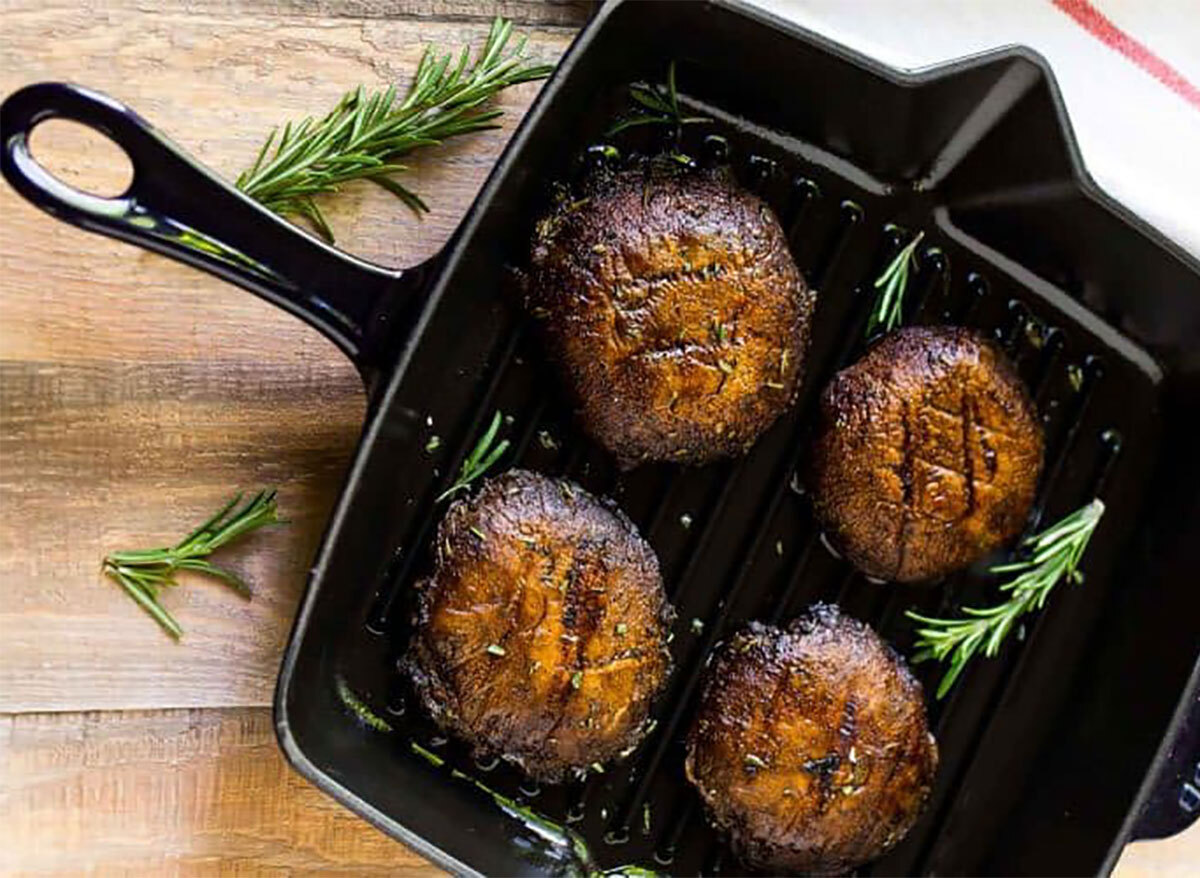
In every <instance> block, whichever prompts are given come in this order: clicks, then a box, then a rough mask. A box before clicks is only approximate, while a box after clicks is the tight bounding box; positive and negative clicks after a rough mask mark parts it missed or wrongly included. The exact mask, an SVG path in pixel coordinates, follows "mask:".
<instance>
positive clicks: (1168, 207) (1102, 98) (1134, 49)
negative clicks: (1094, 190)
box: [755, 0, 1200, 256]
mask: <svg viewBox="0 0 1200 878" xmlns="http://www.w3.org/2000/svg"><path fill="white" fill-rule="evenodd" d="M755 2H757V3H758V4H759V5H760V6H762V7H763V8H766V9H768V10H770V11H771V12H773V13H775V14H776V15H779V16H781V17H783V18H788V19H791V20H792V21H795V22H796V23H798V24H800V25H801V26H803V27H805V28H808V29H809V30H812V31H816V32H817V33H820V34H822V35H823V36H826V37H828V38H830V39H832V40H834V41H836V42H838V43H841V44H842V45H844V46H847V47H849V48H851V49H854V50H855V51H857V52H860V53H862V54H864V55H870V56H871V57H873V58H877V59H879V60H880V61H883V62H884V63H886V64H890V65H892V66H894V67H899V68H902V69H910V70H911V69H918V68H922V67H929V66H932V65H936V64H937V63H939V62H943V61H948V60H950V59H953V58H960V57H962V56H964V55H972V54H976V53H978V52H981V51H984V50H986V49H992V48H996V47H998V46H1004V45H1010V44H1022V45H1026V46H1029V47H1031V48H1033V49H1034V50H1036V51H1038V52H1040V53H1041V54H1042V55H1043V56H1045V57H1046V59H1047V60H1048V61H1049V62H1050V66H1051V67H1052V68H1053V70H1054V75H1055V78H1056V79H1057V80H1058V84H1059V87H1060V88H1061V90H1062V94H1063V100H1064V102H1065V103H1066V106H1067V112H1068V114H1069V115H1070V118H1071V124H1072V126H1073V127H1074V129H1075V134H1076V136H1077V138H1078V141H1079V148H1080V152H1081V153H1082V154H1083V159H1084V164H1085V165H1086V166H1087V169H1088V171H1089V173H1091V175H1092V176H1093V177H1094V178H1095V180H1096V182H1097V183H1099V184H1100V186H1101V187H1103V188H1104V189H1105V190H1106V191H1107V192H1108V193H1109V194H1111V195H1112V196H1113V197H1114V198H1116V199H1117V200H1119V201H1121V202H1123V203H1124V204H1125V205H1126V206H1128V207H1129V208H1130V209H1131V210H1133V211H1134V212H1135V213H1137V214H1138V215H1140V216H1141V217H1142V218H1143V219H1145V220H1146V221H1147V222H1149V223H1150V224H1151V225H1153V226H1155V227H1156V228H1158V229H1159V230H1160V231H1162V232H1163V233H1164V234H1166V235H1167V236H1168V237H1170V238H1172V239H1174V240H1175V241H1176V242H1178V243H1179V244H1180V245H1181V246H1183V247H1184V248H1186V249H1187V250H1190V251H1191V252H1192V253H1193V254H1195V255H1197V256H1200V0H1090V2H1089V0H755Z"/></svg>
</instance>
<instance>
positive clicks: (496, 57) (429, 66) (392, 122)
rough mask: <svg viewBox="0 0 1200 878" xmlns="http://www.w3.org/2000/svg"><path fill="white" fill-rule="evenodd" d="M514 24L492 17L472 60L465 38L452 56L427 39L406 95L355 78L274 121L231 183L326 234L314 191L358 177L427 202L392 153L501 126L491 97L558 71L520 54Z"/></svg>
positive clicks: (413, 204) (416, 206) (417, 205)
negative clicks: (305, 113) (316, 103)
mask: <svg viewBox="0 0 1200 878" xmlns="http://www.w3.org/2000/svg"><path fill="white" fill-rule="evenodd" d="M512 31H513V25H512V22H511V21H508V20H506V19H503V18H499V17H498V18H496V20H495V21H494V22H493V23H492V29H491V31H490V32H489V33H488V36H487V39H486V40H485V41H484V44H483V48H482V49H480V50H479V52H478V54H477V55H476V56H475V60H474V62H472V61H471V57H470V55H471V53H470V49H469V48H467V47H466V46H464V47H463V49H462V51H461V52H460V53H459V54H458V60H457V61H454V59H453V56H452V55H451V54H449V53H447V54H442V53H440V52H439V51H438V50H436V49H435V48H433V47H432V46H430V47H428V48H427V49H426V50H425V54H424V55H422V57H421V61H420V63H419V64H418V65H417V70H416V73H415V74H414V75H413V79H412V83H411V85H410V86H409V89H408V92H407V93H406V94H405V96H404V98H403V99H399V98H398V96H397V92H396V89H395V87H394V86H389V87H387V88H385V89H382V90H378V91H368V90H367V89H365V88H364V87H363V86H359V87H358V88H356V89H354V90H353V91H349V92H347V93H346V94H345V95H344V96H343V97H342V99H341V100H340V101H339V102H338V104H337V106H335V107H334V108H333V109H332V110H331V111H330V112H329V113H328V114H326V115H325V116H323V117H321V118H320V119H314V118H312V117H309V118H307V119H304V120H302V121H300V122H288V123H286V124H285V125H284V126H283V127H282V129H279V128H277V129H275V131H273V132H271V135H270V136H269V137H268V138H267V140H266V142H265V143H264V144H263V146H262V149H260V150H259V153H258V157H257V158H256V159H255V161H254V163H253V164H252V165H251V166H250V167H249V168H247V169H246V170H245V171H244V172H243V173H242V174H241V176H239V177H238V179H237V183H236V185H237V188H238V189H241V190H242V191H243V192H245V193H246V194H247V195H249V196H250V197H251V198H253V199H255V200H256V201H258V202H260V203H262V204H263V205H264V206H266V207H268V208H270V209H271V210H273V211H275V212H276V213H278V214H280V215H282V216H300V217H304V218H305V219H307V220H308V221H309V222H310V223H311V224H312V225H313V227H314V228H315V229H316V231H317V232H318V234H320V235H321V237H323V238H325V239H326V240H327V241H330V242H332V241H333V231H332V230H331V229H330V227H329V223H328V222H327V221H326V220H325V216H324V214H323V213H322V212H321V209H320V208H319V207H318V205H317V202H316V197H317V196H319V195H325V194H328V193H331V192H337V191H338V190H339V189H340V187H341V186H342V185H344V184H345V183H349V182H351V181H354V180H369V181H371V182H372V183H375V184H376V185H378V186H381V187H382V188H384V189H386V190H387V191H389V192H391V193H392V194H393V195H395V196H396V197H398V198H399V199H400V200H401V201H403V202H404V203H405V204H406V205H408V207H409V208H410V209H412V210H413V211H415V212H418V213H420V212H422V211H426V210H428V207H427V206H426V204H425V202H424V201H423V200H422V199H421V197H420V196H419V195H417V194H416V193H415V192H413V191H412V190H411V189H409V188H408V187H407V186H405V185H404V184H403V183H400V182H399V181H398V180H396V179H395V175H397V174H400V173H403V172H404V171H405V170H407V167H406V166H405V165H403V164H400V163H399V162H398V161H397V160H398V159H399V158H401V157H402V156H405V155H407V154H408V153H410V152H412V151H413V150H414V149H417V148H419V147H423V146H436V145H438V144H441V143H442V142H444V141H445V140H447V139H448V138H451V137H458V136H460V135H463V134H469V133H471V132H473V131H482V130H484V129H487V128H495V127H497V126H496V124H495V122H496V119H497V118H499V117H500V116H501V115H502V111H500V110H498V109H488V108H487V107H486V106H485V105H486V104H487V103H488V101H489V100H491V99H492V98H493V97H495V96H496V95H497V94H498V93H499V92H501V91H503V90H504V89H506V88H508V87H509V86H511V85H516V84H518V83H521V82H530V81H533V80H537V79H544V78H545V77H547V76H549V75H550V72H551V71H552V70H553V69H554V67H553V65H550V64H538V63H535V62H533V61H531V60H530V59H529V58H528V57H527V56H526V54H525V44H526V39H527V38H525V37H522V38H521V39H520V40H518V41H517V42H516V44H515V45H514V46H512V47H511V48H510V47H509V41H510V39H511V38H512Z"/></svg>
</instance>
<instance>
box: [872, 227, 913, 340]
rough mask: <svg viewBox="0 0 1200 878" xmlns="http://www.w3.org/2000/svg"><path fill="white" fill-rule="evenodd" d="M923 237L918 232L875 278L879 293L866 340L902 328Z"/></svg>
mask: <svg viewBox="0 0 1200 878" xmlns="http://www.w3.org/2000/svg"><path fill="white" fill-rule="evenodd" d="M924 237H925V233H924V232H917V234H916V235H915V236H914V237H913V239H912V240H911V241H909V242H908V244H906V245H905V246H904V247H903V248H902V249H901V250H900V252H899V253H897V254H896V257H895V258H894V259H893V260H892V261H891V262H890V263H888V267H887V268H885V269H884V270H883V274H881V275H879V277H878V278H876V280H875V289H877V290H878V291H879V292H878V294H877V295H876V298H875V306H874V307H873V308H872V309H871V316H870V317H868V318H867V338H871V337H872V336H874V335H875V333H877V332H879V331H881V330H882V331H883V332H890V331H891V330H893V329H895V328H896V327H897V326H899V325H900V319H901V318H902V317H903V316H904V293H905V291H906V289H907V287H908V276H909V271H910V267H911V266H915V265H916V262H917V260H916V251H917V245H918V244H920V243H921V239H922V238H924Z"/></svg>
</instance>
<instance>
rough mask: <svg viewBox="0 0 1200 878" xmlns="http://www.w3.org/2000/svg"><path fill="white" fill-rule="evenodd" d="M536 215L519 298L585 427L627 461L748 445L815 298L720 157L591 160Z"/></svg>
mask: <svg viewBox="0 0 1200 878" xmlns="http://www.w3.org/2000/svg"><path fill="white" fill-rule="evenodd" d="M578 195H579V197H578V198H575V199H570V198H564V199H563V200H562V201H561V202H560V203H559V204H558V206H557V207H556V208H555V209H554V210H553V211H552V212H551V213H550V214H549V215H548V216H546V217H545V218H544V219H542V220H541V221H540V222H539V223H538V225H537V229H536V232H535V235H534V239H533V246H532V255H531V259H530V268H529V273H528V277H527V279H526V280H527V287H526V290H527V302H528V306H529V308H530V309H531V311H532V313H533V314H535V315H536V316H539V317H541V318H543V322H544V328H545V337H546V340H547V342H548V347H549V349H550V352H551V354H552V356H553V357H554V358H555V359H556V360H557V361H558V362H559V363H560V365H561V366H562V370H563V373H564V376H565V383H566V385H567V388H568V390H569V391H570V393H571V395H572V396H573V398H574V400H575V402H576V404H577V406H578V409H579V412H580V415H581V418H582V421H583V425H584V428H585V429H586V430H587V432H588V433H589V434H590V435H591V436H592V437H593V438H595V439H596V440H597V441H599V442H600V443H601V444H602V445H603V446H605V447H606V448H607V449H609V451H611V452H612V453H613V454H614V455H615V456H616V458H617V460H618V463H619V464H620V465H621V466H622V467H625V468H628V467H631V466H633V465H635V464H638V463H640V462H642V461H646V460H669V461H678V462H685V463H693V464H700V463H705V462H708V461H711V460H714V459H716V458H719V457H724V456H729V455H736V454H740V453H742V452H743V451H745V450H746V449H747V448H748V447H749V446H750V445H752V444H753V443H754V441H755V440H756V439H757V438H758V436H759V435H760V434H761V433H762V432H763V431H764V430H765V429H766V428H767V427H768V426H770V425H771V423H773V422H774V421H775V419H776V418H778V417H779V415H780V414H781V413H782V412H783V411H784V410H786V409H787V408H788V406H789V405H791V403H792V401H793V400H794V398H795V396H796V393H797V390H798V388H799V386H800V381H801V378H802V376H803V366H804V357H805V354H806V352H807V350H808V335H809V324H810V322H811V318H812V311H813V306H814V303H815V300H816V294H815V292H813V291H811V290H809V289H808V288H807V286H806V285H805V282H804V278H803V276H802V275H801V274H800V271H799V269H797V268H796V264H795V263H794V262H793V261H792V257H791V254H790V253H789V252H788V245H787V238H786V236H785V235H784V232H783V229H782V228H780V225H779V221H778V220H777V219H776V218H775V215H774V214H773V213H772V212H771V209H770V208H769V207H768V206H767V205H766V204H765V203H764V202H763V201H762V200H761V199H759V198H758V197H756V196H754V195H752V194H750V193H749V192H746V191H744V190H742V189H740V188H738V186H737V185H736V183H735V182H734V181H733V178H732V175H731V174H730V173H729V172H728V171H727V170H721V169H717V170H698V169H694V168H683V167H681V166H680V165H679V164H678V163H677V162H674V161H670V160H663V159H660V160H642V161H638V162H636V163H635V164H633V165H632V166H630V167H626V168H624V169H622V170H618V171H613V170H602V171H597V172H595V174H594V175H593V176H592V177H590V178H589V179H588V180H586V181H585V182H584V184H583V186H582V191H581V192H579V193H578Z"/></svg>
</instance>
